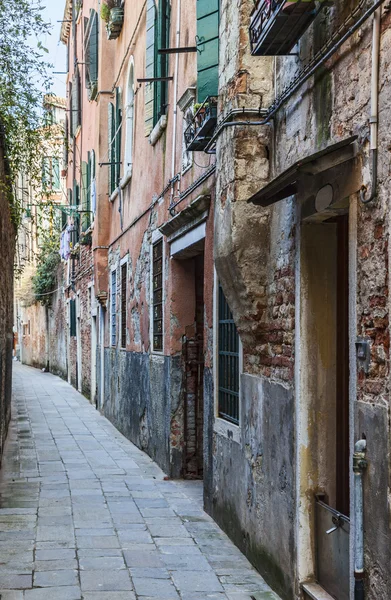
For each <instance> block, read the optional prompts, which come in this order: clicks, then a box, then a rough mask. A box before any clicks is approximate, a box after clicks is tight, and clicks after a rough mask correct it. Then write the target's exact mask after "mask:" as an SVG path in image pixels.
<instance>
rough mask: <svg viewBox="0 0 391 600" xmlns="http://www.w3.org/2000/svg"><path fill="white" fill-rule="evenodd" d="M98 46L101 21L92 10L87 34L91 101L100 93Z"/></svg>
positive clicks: (88, 85)
mask: <svg viewBox="0 0 391 600" xmlns="http://www.w3.org/2000/svg"><path fill="white" fill-rule="evenodd" d="M98 46H99V20H98V14H97V12H96V11H95V10H93V9H91V10H90V18H89V22H88V30H87V32H86V51H85V56H86V85H87V88H88V89H89V97H90V100H94V99H95V98H96V94H97V92H98Z"/></svg>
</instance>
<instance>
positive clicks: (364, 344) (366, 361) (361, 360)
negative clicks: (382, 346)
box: [356, 337, 371, 375]
mask: <svg viewBox="0 0 391 600" xmlns="http://www.w3.org/2000/svg"><path fill="white" fill-rule="evenodd" d="M356 357H357V365H358V367H359V368H361V369H363V371H364V373H365V374H366V375H368V373H369V365H370V362H371V346H370V340H369V339H365V338H361V337H358V338H357V341H356Z"/></svg>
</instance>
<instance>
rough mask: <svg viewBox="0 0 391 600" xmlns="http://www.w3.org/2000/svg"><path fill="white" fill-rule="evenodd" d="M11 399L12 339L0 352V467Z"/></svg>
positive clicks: (9, 417)
mask: <svg viewBox="0 0 391 600" xmlns="http://www.w3.org/2000/svg"><path fill="white" fill-rule="evenodd" d="M11 398H12V339H10V338H9V339H7V341H6V344H5V348H4V349H3V351H2V352H0V465H1V458H2V454H3V448H4V444H5V440H6V438H7V433H8V425H9V422H10V420H11Z"/></svg>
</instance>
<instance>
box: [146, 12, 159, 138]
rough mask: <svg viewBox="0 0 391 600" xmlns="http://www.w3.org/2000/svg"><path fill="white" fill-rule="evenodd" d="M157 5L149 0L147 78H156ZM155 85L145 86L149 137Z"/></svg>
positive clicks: (153, 111)
mask: <svg viewBox="0 0 391 600" xmlns="http://www.w3.org/2000/svg"><path fill="white" fill-rule="evenodd" d="M156 54H157V52H156V5H155V0H147V48H146V61H145V77H156V69H155V64H156ZM155 87H156V84H155V83H146V84H145V135H146V136H148V135H149V134H150V133H151V131H152V129H153V126H154V124H155V123H154V113H155Z"/></svg>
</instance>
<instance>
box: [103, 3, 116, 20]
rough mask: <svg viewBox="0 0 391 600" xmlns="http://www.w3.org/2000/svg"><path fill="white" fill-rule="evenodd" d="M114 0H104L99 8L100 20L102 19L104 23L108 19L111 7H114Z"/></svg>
mask: <svg viewBox="0 0 391 600" xmlns="http://www.w3.org/2000/svg"><path fill="white" fill-rule="evenodd" d="M115 5H116V4H115V2H114V0H105V2H103V3H102V6H101V8H100V16H101V19H102V21H104V22H105V23H108V22H109V21H110V12H111V9H112V8H114V7H115Z"/></svg>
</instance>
